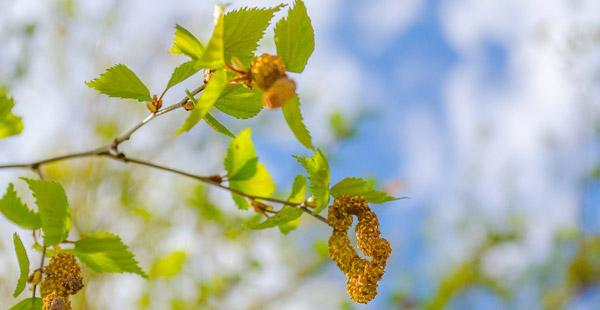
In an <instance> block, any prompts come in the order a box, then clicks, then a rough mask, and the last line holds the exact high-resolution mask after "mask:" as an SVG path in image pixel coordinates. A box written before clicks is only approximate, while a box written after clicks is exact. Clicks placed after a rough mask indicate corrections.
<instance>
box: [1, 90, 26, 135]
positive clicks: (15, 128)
mask: <svg viewBox="0 0 600 310" xmlns="http://www.w3.org/2000/svg"><path fill="white" fill-rule="evenodd" d="M14 105H15V101H14V100H13V98H12V97H8V95H7V93H6V89H5V88H4V87H0V139H3V138H6V137H10V136H14V135H18V134H20V133H21V131H23V121H22V120H21V118H20V117H18V116H16V115H14V114H13V113H12V108H13V107H14Z"/></svg>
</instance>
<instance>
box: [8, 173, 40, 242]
mask: <svg viewBox="0 0 600 310" xmlns="http://www.w3.org/2000/svg"><path fill="white" fill-rule="evenodd" d="M0 212H2V214H4V216H6V218H7V219H8V220H10V221H11V222H13V223H15V224H17V225H19V226H21V227H23V228H25V229H31V230H36V229H40V228H41V227H42V222H41V220H40V216H39V215H38V214H37V213H35V212H33V211H32V210H30V209H29V208H28V207H27V205H26V204H24V203H23V202H21V199H19V197H18V196H17V192H15V190H14V185H13V184H12V183H10V184H8V189H7V190H6V194H4V197H2V199H1V200H0Z"/></svg>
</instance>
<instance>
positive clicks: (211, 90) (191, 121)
mask: <svg viewBox="0 0 600 310" xmlns="http://www.w3.org/2000/svg"><path fill="white" fill-rule="evenodd" d="M225 86H227V74H226V73H225V71H223V70H218V71H217V72H215V74H214V75H213V76H212V78H211V79H210V80H209V81H208V84H206V88H205V89H204V91H203V92H202V94H201V95H200V98H198V100H197V101H196V99H194V96H192V94H190V92H189V91H186V93H187V95H188V98H189V99H190V100H191V101H192V102H193V103H194V109H193V110H192V111H190V115H188V118H187V119H186V120H185V122H184V123H183V125H182V126H181V127H179V129H177V131H176V132H175V135H179V134H180V133H182V132H184V131H189V130H190V129H192V128H193V127H194V126H196V124H198V122H200V120H202V119H203V118H204V116H206V113H208V110H210V108H212V107H213V105H214V104H215V102H216V101H217V99H219V96H221V93H222V92H223V89H224V88H225Z"/></svg>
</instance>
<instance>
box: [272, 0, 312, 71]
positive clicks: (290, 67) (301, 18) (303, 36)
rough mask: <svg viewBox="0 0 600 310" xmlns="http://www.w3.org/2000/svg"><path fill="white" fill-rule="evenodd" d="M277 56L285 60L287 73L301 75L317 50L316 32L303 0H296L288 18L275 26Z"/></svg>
mask: <svg viewBox="0 0 600 310" xmlns="http://www.w3.org/2000/svg"><path fill="white" fill-rule="evenodd" d="M275 45H276V46H277V55H279V56H281V58H283V62H284V63H285V67H286V69H287V71H290V72H297V73H300V72H302V71H304V67H305V66H306V63H307V62H308V58H309V57H310V55H311V54H312V52H313V50H314V49H315V31H314V29H313V27H312V24H311V22H310V18H309V17H308V14H307V13H306V6H305V5H304V2H302V0H296V3H295V4H294V7H293V8H290V9H289V10H288V16H287V18H284V19H281V20H280V21H279V22H277V25H276V26H275Z"/></svg>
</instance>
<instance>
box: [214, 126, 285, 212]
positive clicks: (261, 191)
mask: <svg viewBox="0 0 600 310" xmlns="http://www.w3.org/2000/svg"><path fill="white" fill-rule="evenodd" d="M251 134H252V131H251V130H250V129H245V130H243V131H242V132H241V133H240V134H239V135H238V136H237V137H236V138H235V139H232V140H231V143H230V144H229V148H228V149H227V156H226V157H225V170H226V171H227V176H228V178H229V186H230V187H231V188H233V189H236V190H239V191H242V192H243V193H246V194H251V195H254V196H260V197H266V196H270V195H271V194H273V192H275V183H274V182H273V179H271V176H270V175H269V172H268V171H267V170H266V169H265V167H264V165H263V164H261V163H259V162H258V158H257V157H256V151H255V149H254V145H253V144H252V140H251V139H250V136H251ZM233 198H234V201H235V202H236V204H237V205H238V207H240V208H241V209H247V208H248V207H249V204H248V202H247V201H246V200H245V199H244V198H243V197H240V196H238V195H236V194H233Z"/></svg>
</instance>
